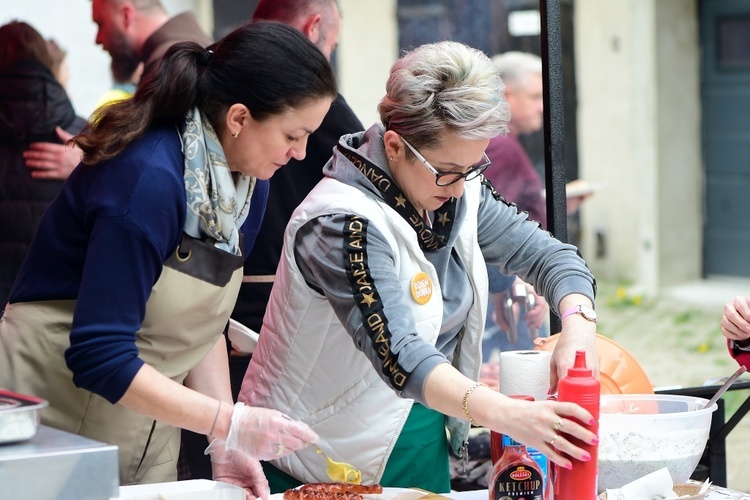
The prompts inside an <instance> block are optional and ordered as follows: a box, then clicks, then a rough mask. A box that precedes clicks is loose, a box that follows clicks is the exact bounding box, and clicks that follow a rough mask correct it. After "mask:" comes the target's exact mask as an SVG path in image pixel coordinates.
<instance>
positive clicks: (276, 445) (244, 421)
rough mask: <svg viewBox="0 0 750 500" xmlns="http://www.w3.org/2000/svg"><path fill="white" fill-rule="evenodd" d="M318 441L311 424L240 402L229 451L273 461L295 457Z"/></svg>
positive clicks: (228, 438) (233, 419)
mask: <svg viewBox="0 0 750 500" xmlns="http://www.w3.org/2000/svg"><path fill="white" fill-rule="evenodd" d="M318 439H320V438H319V437H318V435H317V434H316V433H315V431H313V430H312V429H311V428H310V427H309V426H308V425H307V424H305V423H303V422H299V421H296V420H292V419H291V418H289V417H287V416H286V415H284V414H283V413H281V412H279V411H276V410H270V409H267V408H255V407H252V406H246V405H245V404H244V403H236V404H235V405H234V412H232V423H231V424H230V425H229V434H228V435H227V443H226V448H227V450H228V451H233V450H239V451H242V452H244V453H246V454H248V455H250V456H251V457H253V458H256V459H258V460H271V459H274V458H279V457H284V456H286V455H291V454H292V453H293V452H295V451H296V450H299V449H302V448H304V447H305V446H307V445H308V444H310V443H317V442H318Z"/></svg>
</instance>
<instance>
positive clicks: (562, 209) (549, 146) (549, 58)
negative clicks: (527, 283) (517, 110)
mask: <svg viewBox="0 0 750 500" xmlns="http://www.w3.org/2000/svg"><path fill="white" fill-rule="evenodd" d="M539 12H540V14H541V24H542V26H541V28H542V29H541V42H542V43H541V45H542V47H541V54H542V81H543V82H544V166H545V168H544V177H545V179H544V180H545V186H546V189H547V229H548V230H549V231H550V232H551V233H552V234H553V235H554V236H555V238H557V239H559V240H560V241H564V242H567V241H568V219H567V208H566V203H565V183H566V178H565V110H564V99H563V71H562V66H563V65H562V26H561V23H560V0H539ZM550 329H551V331H552V332H553V333H557V332H559V331H560V330H561V329H562V325H561V323H560V320H559V318H558V317H557V316H555V315H554V314H551V318H550Z"/></svg>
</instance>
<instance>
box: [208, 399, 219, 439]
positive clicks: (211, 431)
mask: <svg viewBox="0 0 750 500" xmlns="http://www.w3.org/2000/svg"><path fill="white" fill-rule="evenodd" d="M221 403H222V402H221V401H219V407H218V408H216V415H214V423H213V424H212V425H211V430H210V431H209V432H208V435H209V436H213V435H214V429H215V428H216V421H217V420H219V413H220V412H221Z"/></svg>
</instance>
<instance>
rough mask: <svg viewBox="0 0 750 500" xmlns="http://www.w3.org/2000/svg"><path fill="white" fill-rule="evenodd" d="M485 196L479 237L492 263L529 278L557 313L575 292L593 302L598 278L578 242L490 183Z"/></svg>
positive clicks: (482, 203)
mask: <svg viewBox="0 0 750 500" xmlns="http://www.w3.org/2000/svg"><path fill="white" fill-rule="evenodd" d="M481 197H482V198H481V201H480V207H479V215H478V230H477V237H478V240H479V246H480V247H481V248H482V254H483V255H484V258H485V261H486V262H487V264H488V265H491V266H494V267H495V268H497V269H498V270H499V271H500V272H501V273H503V274H506V275H512V274H514V275H516V276H519V277H520V278H521V279H522V280H524V281H526V282H527V283H530V284H531V285H532V286H533V287H534V289H535V290H536V291H537V293H539V294H541V295H544V298H545V299H546V300H547V302H548V303H549V304H550V307H552V309H553V310H554V311H556V312H558V313H559V311H558V310H557V309H558V305H559V303H560V301H561V300H562V299H563V297H565V296H566V295H569V294H571V293H580V294H583V295H585V296H587V297H588V298H589V299H591V302H592V303H593V302H594V298H595V295H596V280H595V279H594V276H593V274H591V271H589V268H588V266H587V265H586V262H585V261H584V260H583V258H582V257H581V254H580V253H579V251H578V249H577V248H576V247H575V246H573V245H569V244H567V243H563V242H561V241H560V240H558V239H556V238H554V237H553V236H552V235H551V234H550V233H549V232H547V231H545V230H544V229H542V228H541V227H540V226H539V223H538V222H534V221H531V220H529V219H528V214H527V213H525V212H522V213H519V212H518V211H517V209H516V207H515V205H510V204H508V203H507V202H506V201H505V200H503V199H502V198H500V197H499V195H497V193H496V191H495V190H494V188H493V187H492V185H491V184H490V183H484V184H483V186H482V189H481Z"/></svg>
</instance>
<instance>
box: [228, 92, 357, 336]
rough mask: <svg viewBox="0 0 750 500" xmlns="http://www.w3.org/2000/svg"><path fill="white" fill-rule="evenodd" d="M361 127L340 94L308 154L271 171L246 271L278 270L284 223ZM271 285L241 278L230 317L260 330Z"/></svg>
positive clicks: (254, 273)
mask: <svg viewBox="0 0 750 500" xmlns="http://www.w3.org/2000/svg"><path fill="white" fill-rule="evenodd" d="M361 130H364V127H363V126H362V123H361V122H360V121H359V119H358V118H357V117H356V115H355V114H354V112H353V111H352V109H351V108H350V107H349V105H348V104H347V103H346V101H345V100H344V98H343V97H342V96H341V95H340V94H339V96H338V97H337V98H336V100H335V101H334V102H333V104H332V105H331V109H330V110H329V111H328V114H326V116H325V118H324V119H323V123H321V125H320V128H318V129H317V130H316V131H315V132H314V133H313V134H312V135H310V137H309V139H308V141H307V155H306V156H305V159H304V160H302V161H297V160H291V161H289V163H287V164H286V165H285V166H284V167H282V168H280V169H279V170H277V171H276V173H274V174H273V177H271V188H270V191H269V193H268V206H267V208H266V215H265V216H264V218H263V224H262V225H261V227H260V232H259V233H258V237H257V238H256V240H255V246H254V247H253V250H252V252H251V253H250V255H249V257H248V258H247V260H246V261H245V276H257V275H271V274H275V273H276V267H277V266H278V264H279V258H280V257H281V247H282V245H283V244H284V229H285V228H286V224H287V222H289V219H290V218H291V216H292V212H294V210H295V209H296V208H297V206H298V205H299V204H300V203H301V202H302V200H304V199H305V197H306V196H307V194H308V193H309V192H310V191H311V190H312V188H313V187H315V185H316V184H317V183H318V182H319V181H320V180H321V179H322V178H323V166H324V165H325V164H326V162H328V160H329V159H330V158H331V156H332V155H333V148H334V146H335V145H336V144H337V143H338V141H339V138H340V137H341V136H342V135H344V134H351V133H354V132H359V131H361ZM271 286H272V284H271V283H243V284H242V287H241V288H240V295H239V298H238V299H237V304H236V305H235V308H234V312H233V313H232V317H233V318H234V319H236V320H237V321H239V322H240V323H242V324H244V325H247V326H248V327H250V328H252V329H253V330H255V331H256V332H259V331H260V327H261V325H262V324H263V314H264V313H265V311H266V303H267V302H268V297H269V296H270V294H271Z"/></svg>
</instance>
